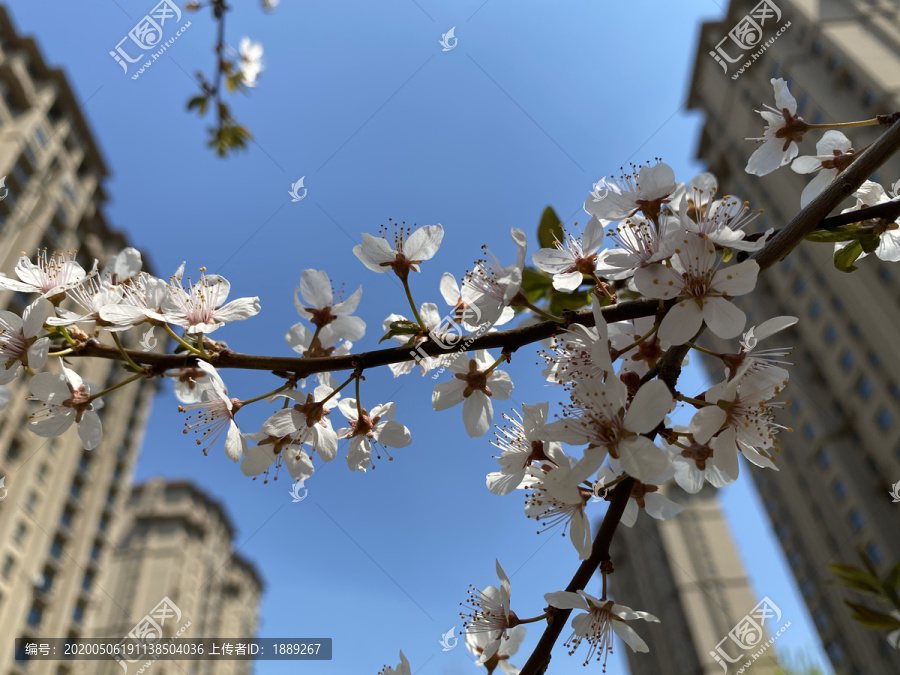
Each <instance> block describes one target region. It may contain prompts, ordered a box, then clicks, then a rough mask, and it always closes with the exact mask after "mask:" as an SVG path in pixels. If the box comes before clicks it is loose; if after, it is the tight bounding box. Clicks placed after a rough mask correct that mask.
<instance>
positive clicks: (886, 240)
mask: <svg viewBox="0 0 900 675" xmlns="http://www.w3.org/2000/svg"><path fill="white" fill-rule="evenodd" d="M898 189H900V181H897V183H895V184H894V186H893V188H892V190H891V192H890V193H886V192H885V191H884V188H883V187H881V185H879V184H878V183H874V182H872V181H869V180H867V181H866V182H865V183H863V184H862V187H860V188H859V190H857V191H856V192H854V193H853V196H854V197H856V205H855V206H852V207H850V208H849V209H844V210H843V211H841V213H847V212H848V211H856V210H858V209H861V208H864V207H867V206H875V205H876V204H883V203H885V202H889V201H892V200H896V199H898V198H900V194H898ZM850 243H852V242H849V243H845V242H837V243H836V244H835V245H834V251H835V253H837V252H838V251H839V250H841V249H842V248H844V247H845V246H848V245H849V244H850ZM867 255H869V254H868V253H866V252H865V251H863V252H862V253H861V254H860V255H859V257H860V258H865V257H866V256H867ZM875 255H876V257H878V258H879V259H880V260H884V261H885V262H898V261H900V217H897V218H896V219H895V220H894V222H893V223H891V224H890V225H889V226H888V229H886V230H884V232H883V233H882V234H881V239H880V241H879V243H878V248H876V249H875Z"/></svg>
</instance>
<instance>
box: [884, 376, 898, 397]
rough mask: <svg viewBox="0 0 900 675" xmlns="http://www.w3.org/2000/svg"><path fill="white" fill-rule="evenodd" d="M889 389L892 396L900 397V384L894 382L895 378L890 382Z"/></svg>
mask: <svg viewBox="0 0 900 675" xmlns="http://www.w3.org/2000/svg"><path fill="white" fill-rule="evenodd" d="M887 389H888V393H889V394H890V395H891V396H893V397H894V398H900V385H898V384H897V383H896V382H894V381H893V380H891V381H890V382H888V386H887Z"/></svg>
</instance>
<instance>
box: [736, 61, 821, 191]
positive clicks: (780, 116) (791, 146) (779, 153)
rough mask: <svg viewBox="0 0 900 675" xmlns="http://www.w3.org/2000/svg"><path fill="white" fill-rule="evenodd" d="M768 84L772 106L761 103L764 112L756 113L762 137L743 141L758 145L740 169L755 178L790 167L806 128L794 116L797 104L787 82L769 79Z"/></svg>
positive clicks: (802, 122) (801, 119) (803, 123)
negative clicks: (762, 126)
mask: <svg viewBox="0 0 900 675" xmlns="http://www.w3.org/2000/svg"><path fill="white" fill-rule="evenodd" d="M770 82H771V83H772V87H774V89H775V107H774V108H773V107H772V106H770V105H768V104H765V107H766V108H767V110H757V111H756V112H758V113H759V114H760V115H762V117H763V119H764V120H765V121H766V128H765V129H764V130H763V135H762V136H760V137H758V138H747V139H745V140H748V141H760V142H762V145H760V146H759V147H758V148H757V149H756V150H755V151H754V152H753V154H752V155H750V160H749V161H748V162H747V166H746V168H745V169H744V170H745V171H746V172H747V173H749V174H753V175H756V176H765V175H766V174H769V173H772V172H773V171H775V170H776V169H778V168H780V167H782V166H785V165H787V164H790V163H791V160H793V159H794V157H796V156H797V154H798V153H799V152H800V147H799V146H798V145H797V144H798V143H799V142H800V141H801V140H803V134H804V133H806V131H807V129H808V128H809V127H808V125H807V124H806V122H804V121H803V118H802V117H800V116H798V115H797V101H796V100H795V99H794V97H793V96H792V95H791V92H790V91H789V90H788V86H787V83H786V82H785V81H784V80H783V79H782V78H778V79H777V80H776V79H775V78H772V79H771V80H770Z"/></svg>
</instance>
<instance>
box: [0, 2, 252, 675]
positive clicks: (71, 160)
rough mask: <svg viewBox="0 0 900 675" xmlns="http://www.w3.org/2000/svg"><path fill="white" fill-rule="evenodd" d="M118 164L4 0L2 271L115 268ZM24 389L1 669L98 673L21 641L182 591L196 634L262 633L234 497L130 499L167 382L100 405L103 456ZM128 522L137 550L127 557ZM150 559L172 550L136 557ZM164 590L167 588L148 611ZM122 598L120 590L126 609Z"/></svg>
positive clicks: (5, 462) (102, 621)
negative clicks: (112, 192)
mask: <svg viewBox="0 0 900 675" xmlns="http://www.w3.org/2000/svg"><path fill="white" fill-rule="evenodd" d="M107 174H108V170H107V167H106V165H105V163H104V161H103V158H102V156H101V154H100V151H99V149H98V147H97V146H96V144H95V143H94V140H93V134H92V133H91V130H90V128H89V127H88V125H87V122H86V120H85V118H84V117H83V116H82V114H81V112H80V109H79V105H78V103H77V101H76V100H75V97H74V95H73V93H72V91H71V89H70V88H69V85H68V84H67V81H66V77H65V75H64V74H63V72H62V71H61V70H59V69H53V68H49V67H48V66H47V65H46V64H45V62H44V60H43V58H42V57H41V54H40V52H39V50H38V48H37V46H36V44H35V42H34V41H33V40H31V39H30V38H25V37H21V36H19V35H18V34H17V33H16V31H15V29H14V27H13V25H12V23H11V22H10V19H9V16H8V14H7V13H6V10H5V9H4V8H3V7H0V177H2V176H5V189H4V188H0V272H3V273H5V274H7V275H14V272H13V270H14V267H15V264H16V261H17V260H18V258H19V256H20V253H21V252H23V251H24V252H27V253H28V254H29V255H31V254H34V252H35V251H37V250H38V249H41V250H43V249H46V250H47V252H48V255H49V254H51V253H52V252H53V251H73V252H75V251H77V260H78V261H79V262H80V263H81V264H82V266H83V267H85V268H86V269H89V268H90V266H91V265H92V264H93V261H94V260H95V259H96V260H99V261H100V264H101V265H103V264H104V263H105V262H106V261H107V260H108V259H109V258H110V257H111V256H113V255H115V254H116V253H118V252H119V251H120V250H122V249H123V248H125V247H126V246H127V245H128V242H127V240H126V239H125V237H124V236H123V235H122V234H121V233H119V232H117V231H115V230H113V229H112V228H110V227H109V225H108V224H107V222H106V220H105V219H104V217H103V213H102V206H103V203H104V202H105V201H106V195H105V194H104V191H103V185H102V184H103V180H104V178H105V177H106V176H107ZM144 269H148V270H149V265H148V264H147V261H146V260H145V264H144ZM30 299H31V298H30V297H29V296H26V295H25V294H20V293H14V292H10V291H0V309H7V310H10V311H13V312H18V313H21V311H22V310H23V309H24V307H25V305H26V304H27V302H28V301H29V300H30ZM138 339H139V338H138V333H137V332H136V331H132V334H126V335H124V336H123V341H124V342H125V344H126V346H130V347H133V348H138V345H137V342H138ZM164 342H165V341H164V340H162V339H161V340H159V347H158V348H159V349H161V348H162V346H163V345H164ZM54 368H55V366H54ZM78 372H79V374H81V375H82V376H83V378H84V379H85V380H86V381H88V382H91V383H93V384H95V385H97V386H98V387H99V388H101V389H102V388H105V387H107V386H110V385H112V384H115V383H116V382H118V381H119V380H120V379H121V378H122V377H123V376H125V375H127V373H126V372H125V371H124V370H123V369H122V368H121V367H120V366H119V365H118V364H117V363H116V362H113V361H106V360H102V359H85V360H84V361H83V362H79V364H78ZM8 386H9V389H10V390H11V398H10V402H9V404H8V405H7V406H6V408H5V409H3V410H2V411H0V478H3V479H4V481H3V482H4V489H0V632H2V635H3V639H2V640H0V674H2V675H20V674H22V675H24V673H28V674H29V675H45V674H46V675H50V674H53V675H63V674H66V673H72V672H75V670H74V669H75V666H76V665H82V664H87V665H88V666H89V669H88V670H87V671H84V672H91V673H94V672H98V671H97V670H96V668H98V667H99V666H98V663H99V662H95V661H94V662H92V661H85V662H80V664H65V663H61V662H59V661H43V662H37V661H35V662H30V663H29V662H27V661H25V658H24V656H25V655H24V654H14V653H13V651H14V643H13V639H14V638H31V637H72V638H77V637H89V636H91V635H97V634H98V633H96V632H94V633H91V632H89V631H88V629H87V625H88V623H90V624H91V625H95V626H104V627H105V626H108V627H109V628H110V629H111V630H112V629H113V628H115V630H114V631H113V632H112V633H111V635H121V636H124V635H125V634H126V633H127V632H128V631H127V630H126V631H125V632H124V633H122V632H121V631H120V630H119V628H120V626H123V625H124V624H126V623H128V621H127V620H126V619H125V618H123V617H122V616H117V615H116V611H115V609H116V608H118V609H120V610H121V609H122V608H126V610H127V612H131V613H132V614H133V615H134V617H135V619H137V618H140V616H142V615H143V614H144V613H145V612H146V611H148V610H150V609H152V607H153V606H154V605H155V604H156V603H157V602H158V601H159V600H161V599H162V597H163V596H164V595H165V594H166V593H167V592H168V593H169V596H170V597H171V598H172V599H173V600H176V602H177V601H180V602H183V603H185V607H186V608H187V609H188V611H189V616H188V617H186V618H189V619H190V620H191V621H192V622H193V625H194V627H195V628H194V632H192V633H190V635H194V636H199V635H203V634H204V632H203V631H205V630H206V629H209V630H210V631H212V632H211V633H206V634H207V635H210V636H213V635H222V636H226V637H227V636H245V635H251V636H252V635H253V633H254V630H255V626H256V619H255V616H256V611H257V609H256V608H257V606H258V601H259V593H260V590H261V583H260V581H259V577H258V575H257V574H256V572H255V571H254V570H253V568H252V566H250V564H249V563H247V562H246V561H244V560H243V559H242V558H239V557H234V558H231V557H230V555H229V554H230V541H231V536H232V534H233V530H232V527H231V525H230V524H229V523H228V520H227V517H226V516H225V515H224V513H223V512H222V511H221V509H220V508H219V507H218V505H216V504H213V503H212V502H211V501H210V500H209V499H208V498H206V497H204V496H203V495H202V494H201V493H199V492H198V491H197V490H195V489H193V488H191V487H190V486H189V485H186V484H174V485H172V486H169V487H167V488H163V487H159V486H156V487H154V488H153V489H150V488H149V487H148V488H146V489H145V488H139V489H138V490H136V491H135V493H134V497H133V500H132V501H131V502H130V505H131V506H130V507H129V501H128V500H129V494H130V492H131V490H130V488H131V480H132V475H133V470H134V465H135V463H136V461H137V457H138V453H139V450H140V447H141V443H142V440H143V435H144V428H145V425H146V421H147V418H148V415H149V413H150V406H151V402H152V398H153V395H154V392H155V391H156V389H157V387H158V384H157V383H156V382H154V381H151V380H142V381H140V382H137V383H134V384H132V385H131V386H128V387H125V388H123V389H121V390H119V391H117V392H116V395H115V396H110V397H107V398H106V400H105V401H104V403H105V405H104V407H103V408H101V409H100V410H99V411H98V412H99V414H100V416H101V419H102V422H103V440H102V442H101V444H100V445H99V447H97V448H96V449H94V450H91V451H88V450H83V449H82V445H81V441H80V439H79V438H78V435H77V433H76V432H75V429H74V428H73V429H71V430H69V431H68V432H66V433H65V434H64V435H62V436H60V437H57V438H51V439H45V438H40V437H38V436H36V435H34V434H33V433H31V432H30V431H28V430H27V423H28V416H29V414H30V413H31V412H32V411H33V410H34V409H35V406H34V404H29V403H28V402H27V401H26V397H27V395H28V390H27V383H26V382H25V381H24V379H23V378H19V379H18V380H16V381H14V382H12V383H11V384H10V385H8ZM154 485H155V484H154ZM154 499H156V500H161V502H160V503H159V504H155V502H154V501H153V500H154ZM199 507H202V508H199ZM178 509H181V510H182V511H184V510H192V509H195V512H194V513H193V515H192V516H191V515H189V514H186V513H182V516H181V517H180V518H181V519H180V520H179V517H177V516H175V515H173V513H174V511H177V510H178ZM179 528H180V529H179ZM120 532H121V533H122V534H123V535H124V536H126V537H127V539H126V541H125V542H124V545H125V548H124V549H122V550H120V551H118V552H117V553H116V554H115V555H112V550H113V549H114V548H115V543H116V542H117V541H118V539H119V536H120V535H119V533H120ZM178 537H183V538H184V539H186V540H187V541H189V542H192V544H190V545H189V544H188V543H186V542H183V543H184V547H182V548H180V549H179V554H180V555H184V554H185V552H186V551H190V552H191V553H193V554H196V555H197V558H196V559H193V560H192V561H191V563H190V564H184V565H183V567H184V570H183V572H182V573H181V574H180V575H177V578H176V575H175V573H174V572H173V569H174V565H175V560H174V559H170V558H166V557H165V556H166V555H170V554H171V553H172V552H173V550H172V549H171V548H169V549H167V548H166V547H167V546H168V547H171V546H174V545H175V542H176V540H177V539H178ZM178 545H179V546H180V545H181V544H178ZM137 551H140V552H141V553H140V554H138V553H137ZM135 555H153V556H158V557H157V558H155V559H148V560H145V561H144V562H146V566H145V567H137V568H136V567H135V566H134V564H133V561H134V560H135ZM179 560H180V559H179ZM107 565H110V566H111V567H109V568H108V569H107ZM220 568H222V569H221V570H220V571H219V573H218V574H217V575H215V578H214V579H212V580H210V579H209V578H208V577H210V576H212V575H214V574H215V572H216V570H219V569H220ZM100 577H107V578H109V579H110V583H115V584H116V586H115V589H116V591H117V593H118V595H116V594H113V593H111V592H105V591H104V587H103V586H101V585H100V584H99V583H98V580H99V578H100ZM195 577H196V585H195V586H191V584H192V583H193V582H194V581H195ZM200 577H202V579H201V578H200ZM204 583H206V586H203V584H204ZM122 584H124V585H122ZM180 589H184V592H180ZM201 589H202V590H201ZM139 590H140V591H142V592H143V591H146V592H147V593H148V595H147V596H146V597H145V596H144V595H142V594H139V593H138V591H139ZM122 594H124V596H127V599H126V598H125V597H122ZM154 594H155V595H158V596H159V597H156V598H155V599H154V600H153V602H152V604H150V605H149V606H147V607H143V605H142V604H141V603H143V602H145V601H148V602H149V598H150V596H153V595H154ZM198 595H202V601H201V600H200V599H198V597H197V596H198ZM176 596H177V598H176ZM112 598H118V600H117V601H116V602H115V603H114V605H115V607H113V608H111V607H110V606H109V603H110V602H112V601H113V600H112ZM133 623H134V622H132V624H131V625H128V630H130V629H131V627H132V626H133ZM246 631H249V633H247V632H246ZM104 637H108V635H104ZM229 663H231V664H238V665H233V666H224V667H223V668H224V669H223V668H219V669H218V670H216V672H217V673H219V672H222V673H226V672H227V673H243V672H249V670H248V669H246V668H243V667H242V666H241V665H240V664H241V663H242V662H237V661H235V662H229ZM113 665H114V667H115V668H116V669H117V670H118V668H119V667H118V666H117V665H115V664H113ZM201 665H203V664H199V662H194V664H193V665H192V667H193V668H195V670H188V671H186V672H212V671H211V670H206V671H201V670H196V668H199V667H200V666H201ZM228 668H232V669H231V670H228Z"/></svg>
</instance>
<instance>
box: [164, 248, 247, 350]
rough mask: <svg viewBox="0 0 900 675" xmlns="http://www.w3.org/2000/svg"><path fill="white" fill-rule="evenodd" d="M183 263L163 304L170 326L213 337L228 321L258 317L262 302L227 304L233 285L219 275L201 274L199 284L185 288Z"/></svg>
mask: <svg viewBox="0 0 900 675" xmlns="http://www.w3.org/2000/svg"><path fill="white" fill-rule="evenodd" d="M183 273H184V263H182V264H181V267H179V268H178V271H177V272H175V274H174V275H173V276H172V278H171V282H170V284H169V285H170V288H171V293H170V295H169V296H168V297H167V298H166V300H165V302H164V309H165V311H164V312H163V316H164V317H165V320H166V321H167V322H168V323H174V324H176V325H178V326H181V327H183V328H184V329H185V330H186V331H187V332H188V333H212V332H213V331H214V330H217V329H218V328H221V327H222V326H224V325H225V324H226V323H227V322H228V321H243V320H244V319H249V318H250V317H251V316H255V315H256V314H258V313H259V309H260V307H259V298H256V297H254V298H238V299H237V300H232V301H231V302H229V303H228V304H225V300H227V299H228V293H229V292H230V291H231V284H230V283H228V281H227V280H226V279H225V278H224V277H221V276H219V275H218V274H210V275H208V276H207V275H206V274H202V275H201V277H200V280H199V281H198V282H197V283H196V284H190V283H189V285H188V288H187V289H185V288H184V286H183V285H182V274H183Z"/></svg>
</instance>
